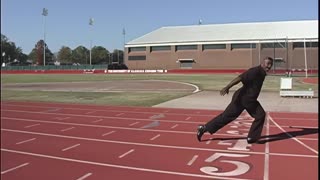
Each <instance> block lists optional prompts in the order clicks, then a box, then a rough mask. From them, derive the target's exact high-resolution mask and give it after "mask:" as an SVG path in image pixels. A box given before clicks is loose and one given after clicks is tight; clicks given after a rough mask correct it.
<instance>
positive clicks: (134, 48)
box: [129, 47, 146, 52]
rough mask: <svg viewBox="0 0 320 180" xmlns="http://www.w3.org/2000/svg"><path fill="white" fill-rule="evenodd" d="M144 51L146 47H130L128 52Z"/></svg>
mask: <svg viewBox="0 0 320 180" xmlns="http://www.w3.org/2000/svg"><path fill="white" fill-rule="evenodd" d="M135 51H146V47H130V48H129V52H135Z"/></svg>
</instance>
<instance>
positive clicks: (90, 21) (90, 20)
mask: <svg viewBox="0 0 320 180" xmlns="http://www.w3.org/2000/svg"><path fill="white" fill-rule="evenodd" d="M93 21H94V19H93V18H90V19H89V25H90V26H93ZM91 34H92V33H91ZM91 39H92V38H90V65H91V49H92V40H91Z"/></svg>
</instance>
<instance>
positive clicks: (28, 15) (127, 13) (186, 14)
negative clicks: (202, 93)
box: [1, 0, 318, 54]
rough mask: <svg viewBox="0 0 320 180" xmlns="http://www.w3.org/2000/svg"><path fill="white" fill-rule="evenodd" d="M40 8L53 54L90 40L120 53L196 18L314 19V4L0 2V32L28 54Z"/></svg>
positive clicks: (247, 0) (255, 0) (246, 0)
mask: <svg viewBox="0 0 320 180" xmlns="http://www.w3.org/2000/svg"><path fill="white" fill-rule="evenodd" d="M43 8H46V9H48V16H46V18H45V22H46V31H45V32H46V43H47V45H48V47H49V49H50V50H51V51H52V52H53V53H55V52H58V51H59V50H60V48H61V47H62V46H68V47H70V48H71V49H74V48H76V47H77V46H79V45H83V46H85V47H87V48H90V40H92V45H93V46H103V47H105V48H107V49H108V50H109V51H113V50H114V49H123V43H124V40H125V42H129V41H131V40H133V39H135V38H138V37H140V36H142V35H144V34H147V33H149V32H151V31H154V30H156V29H158V28H160V27H163V26H181V25H195V24H198V22H199V19H201V20H202V24H219V23H239V22H265V21H287V20H310V19H313V20H314V19H318V0H1V33H2V34H4V35H5V36H7V37H8V38H9V41H12V42H14V43H15V44H16V46H18V47H21V48H22V50H23V52H24V53H26V54H29V53H30V51H31V50H32V48H33V47H34V46H35V44H36V43H37V41H39V40H40V39H43V36H44V16H42V9H43ZM90 18H94V24H93V26H90V25H89V19H90ZM123 28H125V32H126V35H125V36H123V34H122V30H123Z"/></svg>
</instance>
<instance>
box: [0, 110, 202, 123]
mask: <svg viewBox="0 0 320 180" xmlns="http://www.w3.org/2000/svg"><path fill="white" fill-rule="evenodd" d="M2 111H10V112H20V113H29V114H42V115H64V116H72V117H86V118H105V119H119V120H139V121H154V120H153V119H143V118H130V117H116V116H108V117H105V116H97V115H83V114H82V115H80V114H68V113H63V114H61V113H38V112H31V111H16V110H2ZM2 118H3V117H2ZM6 118H11V117H6ZM161 122H172V123H181V122H182V123H187V124H199V123H200V124H201V123H206V122H204V121H203V122H200V121H176V120H161Z"/></svg>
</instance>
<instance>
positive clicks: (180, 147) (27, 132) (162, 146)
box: [1, 129, 318, 158]
mask: <svg viewBox="0 0 320 180" xmlns="http://www.w3.org/2000/svg"><path fill="white" fill-rule="evenodd" d="M1 130H2V131H8V132H16V133H24V134H33V135H42V136H52V137H59V138H66V139H77V140H85V141H94V142H104V143H115V144H125V145H137V146H147V147H158V148H170V149H183V150H196V151H209V152H216V151H218V152H230V153H241V154H258V155H264V152H253V151H249V152H247V151H234V150H223V149H214V148H198V147H188V146H171V145H159V144H147V143H136V142H127V141H113V140H106V139H94V138H85V137H76V136H65V135H57V134H47V133H39V132H30V131H20V130H13V129H1ZM270 155H278V156H288V157H309V158H318V155H301V154H285V153H270Z"/></svg>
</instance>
